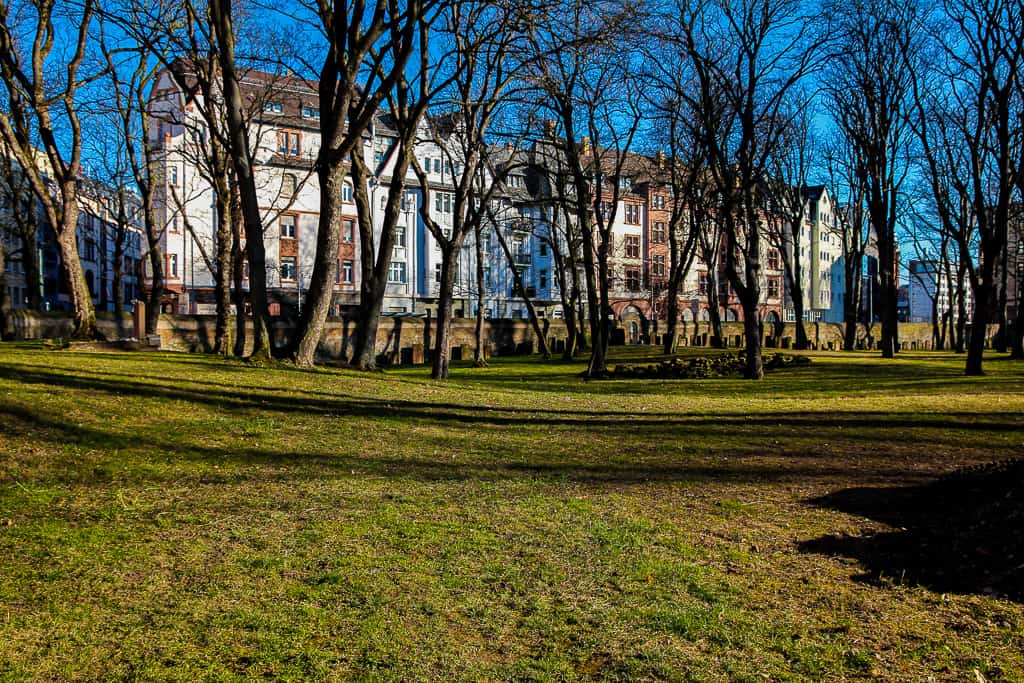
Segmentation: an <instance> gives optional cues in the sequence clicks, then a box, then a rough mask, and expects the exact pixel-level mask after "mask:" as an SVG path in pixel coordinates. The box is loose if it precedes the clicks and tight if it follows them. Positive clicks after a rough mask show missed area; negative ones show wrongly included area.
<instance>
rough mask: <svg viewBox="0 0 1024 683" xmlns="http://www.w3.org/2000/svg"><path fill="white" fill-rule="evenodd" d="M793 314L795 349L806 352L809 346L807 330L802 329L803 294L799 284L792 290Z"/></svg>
mask: <svg viewBox="0 0 1024 683" xmlns="http://www.w3.org/2000/svg"><path fill="white" fill-rule="evenodd" d="M791 296H792V298H793V314H794V316H795V317H796V348H797V350H799V351H806V350H807V348H808V347H809V346H810V342H809V340H808V339H807V328H806V327H804V292H803V287H801V286H800V283H797V286H796V287H795V288H794V289H793V290H792V292H791Z"/></svg>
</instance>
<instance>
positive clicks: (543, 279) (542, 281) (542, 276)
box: [537, 270, 548, 289]
mask: <svg viewBox="0 0 1024 683" xmlns="http://www.w3.org/2000/svg"><path fill="white" fill-rule="evenodd" d="M537 280H538V283H537V284H539V285H540V286H541V288H542V289H543V288H546V287H547V286H548V271H546V270H542V271H540V273H539V275H538V278H537Z"/></svg>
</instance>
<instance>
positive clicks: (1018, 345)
mask: <svg viewBox="0 0 1024 683" xmlns="http://www.w3.org/2000/svg"><path fill="white" fill-rule="evenodd" d="M1012 332H1013V335H1012V340H1013V341H1012V343H1011V344H1010V358H1014V359H1016V360H1024V301H1021V298H1020V297H1019V296H1018V297H1017V315H1016V317H1015V318H1014V321H1013V327H1012Z"/></svg>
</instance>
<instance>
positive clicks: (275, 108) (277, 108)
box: [263, 102, 284, 114]
mask: <svg viewBox="0 0 1024 683" xmlns="http://www.w3.org/2000/svg"><path fill="white" fill-rule="evenodd" d="M263 111H265V112H267V113H268V114H280V113H281V112H282V111H284V107H282V106H281V103H280V102H267V103H266V104H264V105H263Z"/></svg>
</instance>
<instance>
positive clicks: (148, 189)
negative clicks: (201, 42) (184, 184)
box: [100, 0, 181, 334]
mask: <svg viewBox="0 0 1024 683" xmlns="http://www.w3.org/2000/svg"><path fill="white" fill-rule="evenodd" d="M179 4H180V3H178V2H177V1H176V0H174V1H173V2H171V0H149V1H148V2H141V1H139V0H116V1H115V2H110V3H109V4H108V5H107V6H105V7H104V8H103V13H102V16H101V27H102V29H103V30H102V33H101V36H100V48H101V50H102V52H103V55H104V59H105V60H106V64H107V71H108V74H109V77H110V94H111V95H112V98H111V99H109V100H107V103H108V104H109V107H110V110H111V111H112V112H113V114H114V117H115V126H116V128H117V130H118V131H119V132H120V135H121V137H122V139H123V141H124V146H125V154H126V158H127V161H128V164H129V167H130V172H131V176H132V180H133V183H134V185H135V187H136V189H137V191H138V193H139V198H140V200H141V208H142V216H141V218H142V227H143V231H144V233H145V238H146V258H147V260H148V262H149V273H148V279H149V285H148V287H147V289H146V333H147V334H155V333H156V330H157V323H158V321H159V319H160V309H161V303H162V301H163V296H164V290H165V286H166V274H165V268H164V252H163V248H162V246H161V243H162V240H163V236H164V232H165V230H166V225H165V224H164V222H163V221H160V220H159V219H158V217H157V212H156V205H155V198H156V186H157V184H158V182H159V174H158V172H157V149H156V148H155V146H154V145H153V144H152V143H150V141H149V137H148V131H149V128H150V123H151V114H150V111H149V97H150V94H151V89H152V87H153V84H154V83H155V82H156V79H157V76H158V74H159V71H160V69H161V67H162V66H163V65H164V64H166V63H167V60H168V54H169V51H170V48H171V45H170V41H168V40H166V39H165V28H164V27H166V26H174V25H176V24H177V23H178V19H180V16H179V15H180V14H181V10H180V9H178V7H179ZM154 55H155V56H154Z"/></svg>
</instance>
